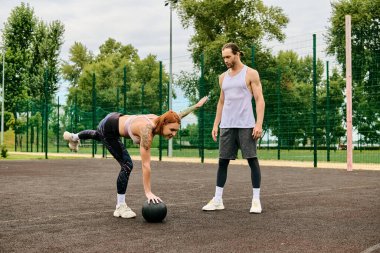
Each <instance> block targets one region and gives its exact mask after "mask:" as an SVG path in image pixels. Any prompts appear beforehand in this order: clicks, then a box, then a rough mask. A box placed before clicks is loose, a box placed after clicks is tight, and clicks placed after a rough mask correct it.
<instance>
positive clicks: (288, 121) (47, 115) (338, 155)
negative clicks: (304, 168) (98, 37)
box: [8, 34, 380, 166]
mask: <svg viewBox="0 0 380 253" xmlns="http://www.w3.org/2000/svg"><path fill="white" fill-rule="evenodd" d="M288 41H289V40H288ZM269 47H270V49H271V53H272V54H273V55H274V57H273V59H272V60H271V61H263V60H262V58H264V57H266V54H265V53H264V52H263V51H262V50H261V51H260V50H257V49H256V48H255V45H246V46H245V48H248V52H245V57H244V58H243V59H242V61H243V62H244V63H245V64H246V65H248V66H250V67H253V68H255V69H257V70H258V72H259V74H260V79H261V83H262V87H263V93H264V98H265V103H266V110H265V118H264V125H263V130H264V135H263V138H262V139H260V140H259V142H258V155H259V158H260V159H263V160H292V161H310V162H311V163H314V165H315V166H317V163H318V161H323V162H341V163H344V162H346V157H347V155H346V152H347V150H346V148H347V136H346V97H345V94H346V93H345V73H344V72H342V67H341V66H340V65H339V64H338V63H337V62H336V61H335V60H334V59H333V58H332V57H329V56H326V53H325V46H324V43H323V35H322V34H316V35H310V36H307V37H306V38H305V37H301V36H300V37H295V38H293V40H290V42H288V43H287V44H278V45H269ZM203 57H207V54H205V55H204V56H203ZM370 58H371V62H372V63H371V64H372V66H377V67H378V68H377V69H376V70H375V71H372V72H371V73H370V75H372V76H368V75H369V74H368V73H367V74H366V73H364V74H363V73H355V72H353V75H354V76H361V77H362V78H356V79H355V78H354V82H353V90H352V92H353V127H354V136H353V146H354V151H353V155H354V158H353V161H354V163H375V164H380V111H379V107H378V105H379V104H378V103H379V102H378V100H376V98H379V97H380V91H379V90H380V87H379V86H380V80H379V72H380V55H372V56H370ZM200 62H201V64H200V66H198V67H197V68H195V67H194V66H193V64H192V60H191V56H190V55H185V56H181V57H174V58H173V68H174V71H173V72H174V73H175V76H181V75H180V74H179V73H180V72H181V71H182V74H183V71H184V72H187V73H188V75H192V78H193V80H196V83H193V85H194V87H195V93H196V94H192V97H193V98H194V97H197V98H201V97H202V96H204V95H207V94H209V95H211V96H212V97H213V99H210V102H209V103H208V104H207V106H205V107H204V108H201V109H200V110H199V111H197V112H196V113H195V114H193V115H189V116H188V117H187V118H185V119H184V120H183V124H182V126H181V129H180V131H179V133H178V135H177V136H176V137H175V138H174V140H173V156H175V157H199V159H200V161H203V160H204V158H217V157H218V143H215V142H214V141H213V140H212V138H211V130H212V127H213V123H214V118H215V112H216V102H217V100H218V96H219V93H218V92H219V85H218V79H217V78H210V76H211V75H208V76H207V77H205V69H206V70H207V65H206V66H205V63H204V62H207V61H205V60H204V59H202V60H201V61H200ZM168 64H169V60H164V61H162V62H160V68H159V74H158V75H157V76H158V78H156V79H154V80H153V81H152V80H151V81H149V82H144V81H141V83H140V84H139V85H134V86H132V85H131V84H130V83H128V80H129V79H128V73H127V71H126V67H124V68H122V69H120V70H115V71H118V73H117V75H118V76H120V82H119V83H118V84H116V85H115V87H114V88H113V89H107V90H106V91H105V90H102V89H101V87H102V85H101V84H99V83H97V76H98V75H102V73H93V75H92V80H89V81H88V84H87V85H88V86H89V87H91V88H89V89H87V91H88V92H87V93H83V92H82V93H79V92H78V93H76V92H75V90H70V97H71V99H70V100H69V101H70V102H69V103H65V104H63V103H62V101H61V103H60V99H62V98H55V99H51V101H49V103H45V101H34V100H31V101H29V102H27V103H25V104H20V105H19V106H18V108H17V112H16V115H17V124H15V131H14V133H15V134H14V141H13V143H11V144H9V145H10V146H9V145H8V146H9V147H8V148H9V149H13V148H14V150H15V151H26V152H47V153H48V152H55V153H57V152H58V153H60V152H69V150H68V148H67V145H66V143H65V142H64V141H63V140H62V138H61V136H62V134H63V131H65V130H67V131H70V132H78V131H81V130H84V129H94V128H96V126H97V123H98V122H99V121H100V120H101V119H102V118H103V117H104V116H105V115H107V114H108V113H109V112H115V111H117V112H121V113H124V114H148V113H153V114H157V115H159V114H161V113H163V112H165V111H167V110H168V108H169V101H168V100H169V97H170V96H169V94H168V90H169V89H168V82H167V80H166V79H165V78H163V74H162V73H163V71H165V69H166V68H167V66H168ZM206 64H207V63H206ZM194 69H195V70H194ZM354 71H362V70H360V69H354ZM206 74H207V73H206ZM218 74H221V73H218ZM181 81H183V79H181V78H177V79H176V78H175V83H176V82H177V83H176V84H175V85H174V87H175V89H174V98H173V109H174V110H176V111H180V110H181V109H184V108H186V107H187V106H189V105H190V104H191V102H189V98H188V97H189V90H184V89H183V87H184V84H182V85H178V82H181ZM180 87H182V88H180ZM131 89H134V92H132V91H131ZM105 93H107V95H105ZM193 100H194V99H193ZM86 101H87V102H86ZM252 103H253V107H254V108H255V103H254V100H253V101H252ZM84 105H86V106H84ZM124 143H125V145H126V147H127V149H128V151H129V152H130V153H131V154H132V155H134V154H138V148H137V146H135V145H134V144H132V142H131V141H130V140H127V139H125V140H124ZM80 152H83V153H92V154H93V155H94V154H99V153H101V154H104V155H106V150H105V149H104V148H103V147H102V145H101V144H100V143H98V144H97V143H95V142H92V141H84V142H82V146H81V148H80ZM167 153H168V142H167V141H166V140H163V139H162V138H159V137H156V138H155V139H154V142H153V146H152V155H153V156H159V157H161V156H166V155H167Z"/></svg>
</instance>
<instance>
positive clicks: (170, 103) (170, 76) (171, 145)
mask: <svg viewBox="0 0 380 253" xmlns="http://www.w3.org/2000/svg"><path fill="white" fill-rule="evenodd" d="M172 10H173V8H172V3H170V64H169V110H172V108H173V107H172V83H173V69H172V67H173V62H172V61H173V55H172V37H173V36H172ZM168 156H169V157H172V156H173V139H170V140H169V147H168Z"/></svg>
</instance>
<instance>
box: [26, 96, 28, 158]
mask: <svg viewBox="0 0 380 253" xmlns="http://www.w3.org/2000/svg"><path fill="white" fill-rule="evenodd" d="M26 152H29V100H28V102H26Z"/></svg>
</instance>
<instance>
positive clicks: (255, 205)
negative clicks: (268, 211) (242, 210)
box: [249, 199, 263, 213]
mask: <svg viewBox="0 0 380 253" xmlns="http://www.w3.org/2000/svg"><path fill="white" fill-rule="evenodd" d="M262 210H263V209H262V208H261V203H260V199H252V206H251V209H250V210H249V212H250V213H261V212H262Z"/></svg>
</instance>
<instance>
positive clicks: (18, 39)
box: [3, 3, 37, 116]
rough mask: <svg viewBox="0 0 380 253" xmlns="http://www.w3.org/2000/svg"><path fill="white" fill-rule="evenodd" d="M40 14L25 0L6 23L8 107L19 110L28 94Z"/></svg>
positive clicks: (12, 110) (6, 105)
mask: <svg viewBox="0 0 380 253" xmlns="http://www.w3.org/2000/svg"><path fill="white" fill-rule="evenodd" d="M36 25H37V18H36V17H35V15H34V11H33V9H32V8H31V7H30V6H29V5H26V4H24V3H22V4H21V6H18V7H16V8H15V9H13V10H12V12H11V14H10V16H9V18H8V20H7V22H6V23H5V24H4V31H3V42H4V46H5V48H6V54H5V55H6V56H5V58H6V63H7V65H6V70H7V74H6V76H5V102H4V104H5V108H6V110H8V111H11V112H15V108H16V104H17V103H19V102H20V101H23V100H26V99H27V96H28V90H29V89H28V81H29V80H30V76H29V69H30V66H31V63H32V58H33V55H32V51H31V50H30V49H31V47H32V43H33V32H34V31H35V29H36ZM15 116H16V115H15Z"/></svg>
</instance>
